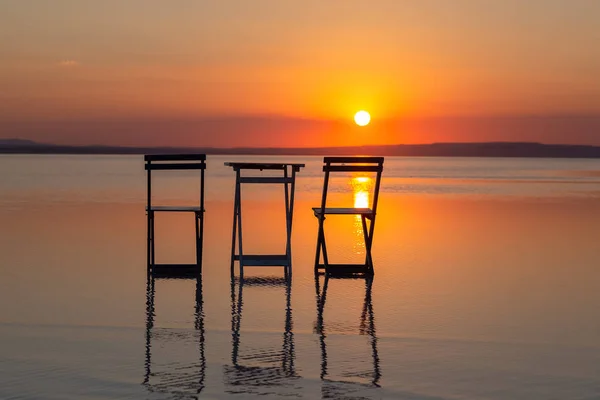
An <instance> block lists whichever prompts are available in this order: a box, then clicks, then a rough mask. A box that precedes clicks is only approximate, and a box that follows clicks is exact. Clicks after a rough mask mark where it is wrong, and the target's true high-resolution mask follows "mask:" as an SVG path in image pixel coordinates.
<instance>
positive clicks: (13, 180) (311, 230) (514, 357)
mask: <svg viewBox="0 0 600 400" xmlns="http://www.w3.org/2000/svg"><path fill="white" fill-rule="evenodd" d="M239 160H246V161H256V160H260V161H263V160H267V161H275V160H280V161H291V162H305V163H306V164H307V167H306V168H305V169H303V170H302V171H301V172H300V174H299V178H298V182H297V193H296V209H295V214H294V233H293V247H292V250H293V268H294V275H293V281H292V284H291V286H290V285H287V284H286V283H285V281H284V280H282V279H281V278H282V276H283V273H282V271H281V269H279V268H275V269H273V268H271V269H268V268H264V269H250V268H248V269H246V271H245V272H246V275H247V276H248V277H247V278H248V279H246V280H245V281H244V282H243V284H241V285H240V282H239V281H237V280H236V281H234V282H232V281H231V279H230V275H229V257H230V245H231V226H232V224H231V222H232V212H233V190H234V174H233V172H232V171H231V170H230V169H228V168H227V167H224V166H223V163H224V162H225V161H239ZM169 176H170V178H169ZM321 189H322V171H321V158H320V157H315V158H310V157H308V158H306V157H305V158H303V157H285V158H281V157H239V156H233V157H221V156H212V157H209V161H208V170H207V181H206V190H207V202H206V209H207V212H206V218H205V241H204V260H203V264H204V273H203V278H202V280H201V281H196V280H170V279H157V280H155V281H153V282H152V281H151V282H148V281H147V280H146V266H145V263H146V259H145V254H146V250H145V246H146V243H145V239H146V219H145V218H146V217H145V211H144V207H145V197H144V196H145V173H144V170H143V162H142V158H141V157H138V156H91V157H90V156H0V277H1V279H0V398H2V399H4V398H6V399H13V398H14V399H37V398H48V399H70V398H73V399H75V398H77V399H81V398H84V399H106V398H111V399H112V398H131V399H138V398H144V399H146V398H147V399H164V398H178V399H179V398H196V397H200V398H230V397H233V398H252V397H264V396H265V395H267V396H272V397H283V396H285V397H304V398H350V399H352V398H398V399H469V400H470V399H494V400H495V399H524V400H525V399H527V400H536V399H540V400H548V399H557V400H558V399H589V400H592V399H600V318H599V314H598V310H599V309H600V268H599V267H598V265H599V264H600V263H599V260H600V246H599V245H598V243H599V242H598V240H599V238H600V161H596V160H550V159H539V160H538V159H460V158H456V159H450V158H386V162H385V169H384V179H383V182H382V189H381V197H380V205H379V214H378V219H377V228H376V231H375V237H374V248H373V258H374V263H375V272H376V275H375V277H374V279H373V281H372V282H370V281H365V280H364V279H352V280H348V279H331V280H329V281H328V282H325V281H324V279H323V278H321V279H320V280H319V281H315V278H314V275H313V263H314V252H315V245H316V236H317V221H316V219H315V218H314V217H313V216H312V211H311V209H310V208H311V207H313V206H317V205H318V204H319V200H320V195H321ZM155 190H156V194H157V195H156V198H155V202H157V203H159V202H160V203H163V204H191V203H192V202H193V201H194V199H195V196H197V193H198V182H197V180H195V178H194V176H193V175H190V174H189V173H175V174H174V175H167V174H166V173H165V174H164V176H158V177H157V179H156V181H155ZM371 190H372V180H371V179H370V177H369V176H367V175H346V176H343V177H341V178H338V179H336V180H335V181H334V182H333V188H332V191H333V194H332V197H331V200H332V204H333V205H335V204H339V205H343V204H345V205H347V206H359V207H362V206H365V205H368V204H370V201H371V200H372V194H371V192H370V191H371ZM243 201H244V203H243V207H244V208H243V212H244V246H245V250H246V251H247V252H271V253H280V252H281V251H282V249H283V248H284V247H283V246H284V243H285V242H284V237H285V224H284V219H283V218H284V202H283V190H282V189H280V188H268V187H267V188H264V187H263V188H261V187H258V186H256V187H252V188H246V187H245V188H244V192H243ZM157 218H158V219H157V226H156V229H157V259H158V260H157V261H159V262H161V261H162V262H190V261H192V260H193V258H194V249H193V240H194V239H193V237H194V225H193V218H191V217H190V216H189V215H176V216H163V215H160V216H158V217H157ZM328 224H329V225H328V226H327V229H328V231H327V235H328V236H327V240H328V249H329V252H330V257H331V259H332V261H333V262H346V261H348V262H354V261H358V260H361V259H362V258H364V243H362V231H361V224H360V220H358V221H357V220H355V219H354V218H353V217H349V218H344V217H338V218H337V219H336V218H334V217H332V218H331V221H329V220H328ZM324 289H326V302H325V306H324V307H323V308H319V307H317V291H319V293H323V290H324Z"/></svg>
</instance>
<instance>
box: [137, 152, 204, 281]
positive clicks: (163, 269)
mask: <svg viewBox="0 0 600 400" xmlns="http://www.w3.org/2000/svg"><path fill="white" fill-rule="evenodd" d="M144 161H145V162H146V166H145V169H146V171H147V178H148V183H147V192H148V194H147V196H148V199H147V205H146V212H147V215H148V272H149V273H150V272H152V273H159V274H169V273H174V274H180V273H181V272H184V271H187V272H188V273H192V274H194V273H198V272H200V271H202V237H203V233H204V170H205V169H206V163H205V161H206V155H205V154H156V155H145V156H144ZM158 170H161V171H182V170H199V171H200V201H199V204H198V205H194V206H160V205H152V171H158ZM157 212H188V213H193V214H194V217H195V218H194V219H195V226H196V263H195V264H156V258H155V251H154V248H155V235H154V214H155V213H157Z"/></svg>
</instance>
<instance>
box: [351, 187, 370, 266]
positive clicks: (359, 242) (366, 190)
mask: <svg viewBox="0 0 600 400" xmlns="http://www.w3.org/2000/svg"><path fill="white" fill-rule="evenodd" d="M350 185H351V186H352V194H353V198H354V207H355V208H368V207H369V197H370V196H369V195H370V189H371V178H369V177H366V176H355V177H353V178H352V179H351V180H350ZM353 226H354V235H355V240H354V245H353V250H354V253H355V254H357V255H364V254H365V241H364V233H363V225H362V219H361V217H360V215H356V216H355V217H354V224H353Z"/></svg>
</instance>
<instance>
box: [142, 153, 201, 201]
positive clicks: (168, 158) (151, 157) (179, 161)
mask: <svg viewBox="0 0 600 400" xmlns="http://www.w3.org/2000/svg"><path fill="white" fill-rule="evenodd" d="M144 161H145V162H146V165H145V166H144V169H145V170H146V171H148V174H147V175H148V176H147V178H148V181H147V191H148V207H150V205H151V202H152V171H155V170H163V171H164V170H171V171H173V170H180V171H181V170H200V204H201V206H204V170H205V169H206V154H146V155H144Z"/></svg>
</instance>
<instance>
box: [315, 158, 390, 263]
mask: <svg viewBox="0 0 600 400" xmlns="http://www.w3.org/2000/svg"><path fill="white" fill-rule="evenodd" d="M323 162H324V163H325V165H324V166H323V171H324V172H325V180H324V183H323V196H322V198H321V207H314V208H313V212H314V214H315V217H317V218H318V220H319V233H318V238H317V254H316V256H315V273H318V272H319V270H320V269H325V273H349V274H354V273H364V274H373V272H374V271H373V259H372V257H371V247H372V244H373V232H374V230H375V217H376V216H377V201H378V198H379V186H380V183H381V173H382V171H383V157H325V158H324V159H323ZM331 172H375V173H377V177H376V178H375V189H374V193H373V208H372V209H371V208H368V207H365V208H357V207H353V208H327V189H328V186H329V174H330V173H331ZM326 215H352V216H356V215H359V216H360V218H361V222H362V230H363V235H364V239H365V251H366V256H365V263H364V264H331V263H329V257H328V254H327V246H326V243H325V230H324V222H325V216H326ZM367 221H370V223H369V224H367ZM367 225H368V226H367ZM321 251H322V252H323V263H321Z"/></svg>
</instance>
